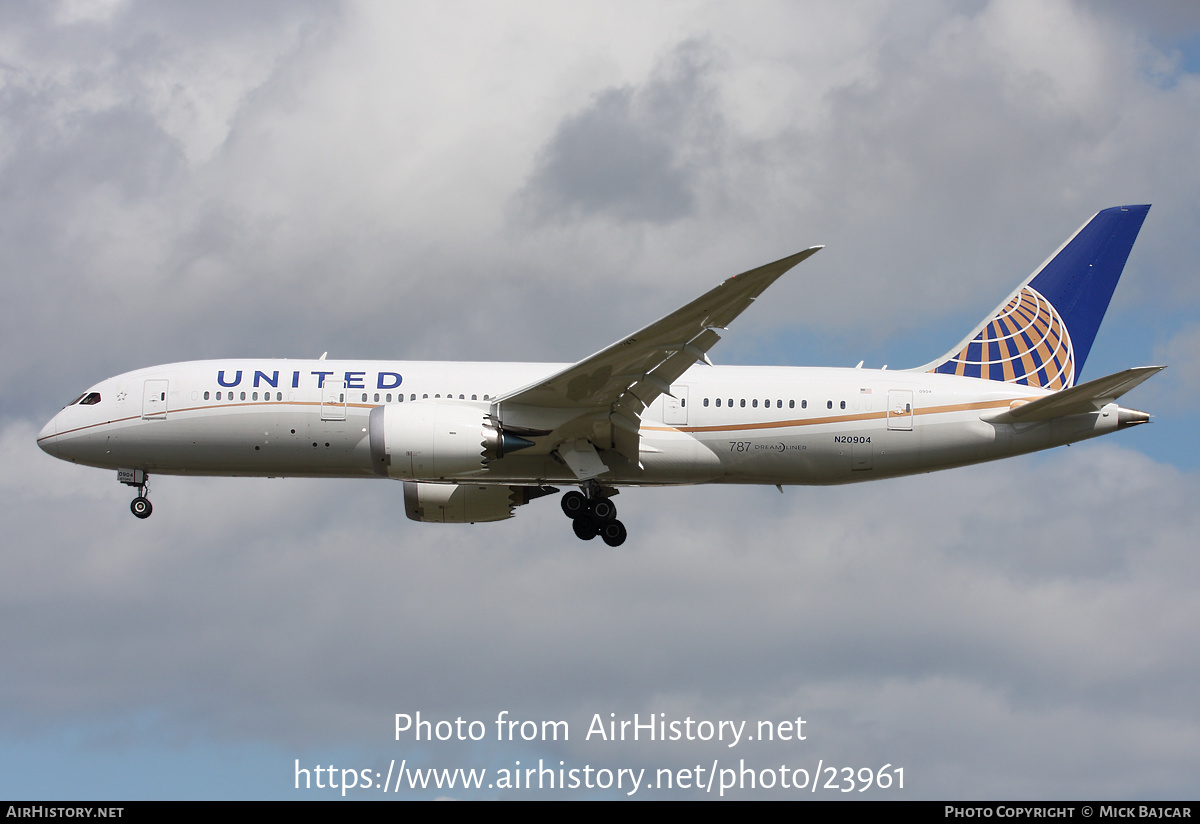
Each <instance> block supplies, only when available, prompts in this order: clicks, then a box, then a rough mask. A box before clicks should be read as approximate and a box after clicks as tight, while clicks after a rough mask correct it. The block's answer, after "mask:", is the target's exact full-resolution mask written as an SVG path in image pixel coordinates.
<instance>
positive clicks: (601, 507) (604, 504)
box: [562, 481, 629, 547]
mask: <svg viewBox="0 0 1200 824" xmlns="http://www.w3.org/2000/svg"><path fill="white" fill-rule="evenodd" d="M562 511H563V514H564V515H566V516H567V517H568V518H570V519H571V527H572V529H574V530H575V537H577V538H579V539H580V540H583V541H590V540H592V539H593V538H595V537H596V536H597V535H599V536H600V538H601V540H603V541H604V543H606V544H608V545H609V546H614V547H616V546H620V545H621V544H623V543H625V538H626V537H627V536H628V534H629V533H628V532H627V531H626V530H625V525H624V524H623V523H621V522H620V521H618V520H617V507H616V504H614V503H613V502H612V501H611V500H610V499H609V496H608V495H605V494H604V492H603V491H602V490H601V488H600V485H599V484H597V483H596V482H595V481H591V482H589V483H588V484H587V485H585V486H584V487H583V492H575V491H571V492H568V493H567V494H565V495H563V496H562Z"/></svg>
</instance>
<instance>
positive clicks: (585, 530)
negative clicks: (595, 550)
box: [571, 517, 624, 541]
mask: <svg viewBox="0 0 1200 824" xmlns="http://www.w3.org/2000/svg"><path fill="white" fill-rule="evenodd" d="M571 528H572V529H574V530H575V537H576V538H578V539H579V540H581V541H590V540H592V539H593V538H595V537H596V534H597V531H596V525H595V524H593V523H592V519H591V518H587V517H584V518H576V519H575V520H573V521H571ZM622 531H624V530H622Z"/></svg>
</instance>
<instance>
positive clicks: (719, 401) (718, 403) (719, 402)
mask: <svg viewBox="0 0 1200 824" xmlns="http://www.w3.org/2000/svg"><path fill="white" fill-rule="evenodd" d="M720 405H721V399H720V398H717V406H718V407H719V406H720Z"/></svg>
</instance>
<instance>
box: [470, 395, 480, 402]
mask: <svg viewBox="0 0 1200 824" xmlns="http://www.w3.org/2000/svg"><path fill="white" fill-rule="evenodd" d="M471 400H473V401H477V400H479V398H478V397H476V396H475V395H471Z"/></svg>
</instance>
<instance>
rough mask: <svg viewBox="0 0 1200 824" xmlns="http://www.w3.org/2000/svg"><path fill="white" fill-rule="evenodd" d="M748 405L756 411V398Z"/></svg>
mask: <svg viewBox="0 0 1200 824" xmlns="http://www.w3.org/2000/svg"><path fill="white" fill-rule="evenodd" d="M750 405H751V406H753V407H754V408H755V409H758V398H755V399H754V400H753V401H751V403H750Z"/></svg>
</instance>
